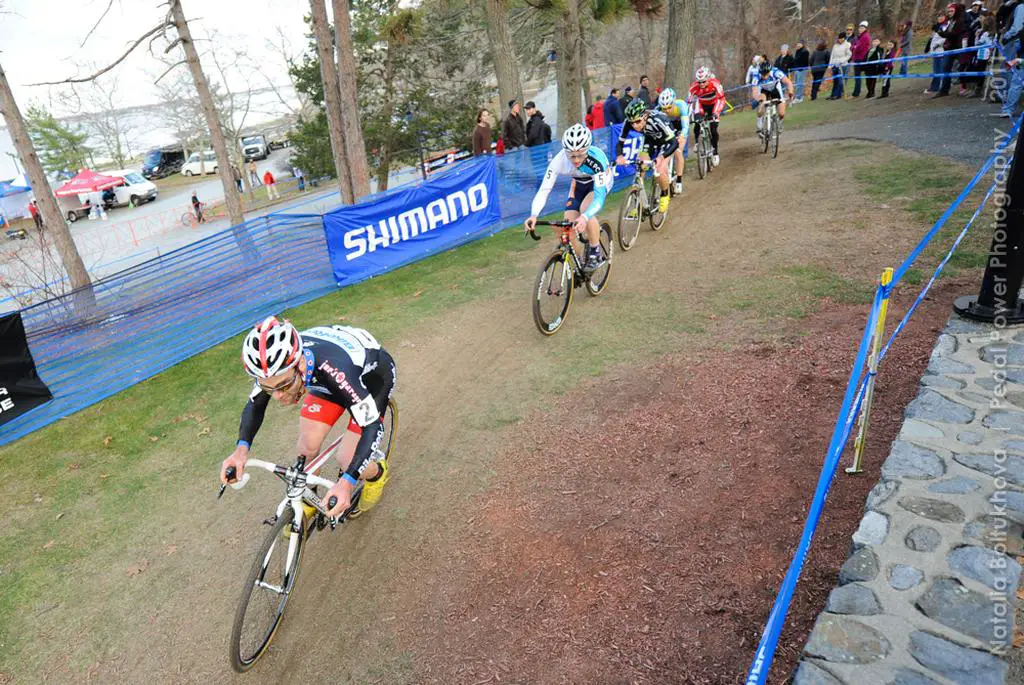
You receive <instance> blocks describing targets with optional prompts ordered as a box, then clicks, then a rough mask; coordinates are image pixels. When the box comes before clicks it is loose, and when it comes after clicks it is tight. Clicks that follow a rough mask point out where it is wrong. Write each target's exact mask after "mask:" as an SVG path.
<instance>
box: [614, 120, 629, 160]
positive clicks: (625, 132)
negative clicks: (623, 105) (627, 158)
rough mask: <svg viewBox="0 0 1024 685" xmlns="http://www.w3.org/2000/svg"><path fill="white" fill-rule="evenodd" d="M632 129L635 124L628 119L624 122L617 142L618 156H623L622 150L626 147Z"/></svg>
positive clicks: (616, 151) (616, 154) (616, 152)
mask: <svg viewBox="0 0 1024 685" xmlns="http://www.w3.org/2000/svg"><path fill="white" fill-rule="evenodd" d="M631 130H633V126H632V125H631V124H630V123H629V122H628V121H624V122H622V130H621V131H619V140H618V141H617V142H616V143H615V157H616V158H619V157H621V156H622V152H623V150H625V148H626V140H627V139H628V138H629V132H630V131H631Z"/></svg>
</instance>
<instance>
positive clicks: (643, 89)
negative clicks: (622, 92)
mask: <svg viewBox="0 0 1024 685" xmlns="http://www.w3.org/2000/svg"><path fill="white" fill-rule="evenodd" d="M649 85H650V79H648V78H647V76H641V77H640V90H639V91H637V94H636V96H637V97H638V98H640V99H641V100H643V101H644V102H646V103H647V106H648V107H650V106H651V91H650V90H649V89H648V86H649Z"/></svg>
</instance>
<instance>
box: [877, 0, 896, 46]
mask: <svg viewBox="0 0 1024 685" xmlns="http://www.w3.org/2000/svg"><path fill="white" fill-rule="evenodd" d="M894 5H899V2H898V0H878V20H879V23H880V24H881V25H882V33H884V34H885V35H887V36H891V35H893V34H895V32H896V25H895V22H894V21H893V13H894V12H895V11H896V10H897V9H899V8H898V7H895V6H894ZM899 44H900V40H899V38H896V45H899Z"/></svg>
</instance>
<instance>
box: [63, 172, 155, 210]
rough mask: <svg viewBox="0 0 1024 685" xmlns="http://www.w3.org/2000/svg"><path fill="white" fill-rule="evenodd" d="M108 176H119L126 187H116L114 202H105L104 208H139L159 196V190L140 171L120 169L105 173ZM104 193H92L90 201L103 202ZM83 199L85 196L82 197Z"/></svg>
mask: <svg viewBox="0 0 1024 685" xmlns="http://www.w3.org/2000/svg"><path fill="white" fill-rule="evenodd" d="M103 173H104V174H106V175H107V176H118V177H120V178H123V179H124V185H119V186H114V188H113V189H112V190H113V191H114V197H113V201H112V202H109V203H108V202H104V207H107V208H109V207H110V206H111V205H112V206H114V207H127V206H132V207H138V206H139V205H141V204H143V203H144V202H152V201H153V200H155V199H156V196H157V195H158V194H159V192H160V191H159V189H157V187H156V185H155V184H154V183H153V182H152V181H147V180H146V179H144V178H143V177H142V174H140V173H139V172H138V171H135V170H134V169H119V170H117V171H104V172H103ZM102 195H103V194H102V193H91V194H90V195H89V199H90V200H92V202H93V204H96V203H97V202H101V201H102ZM82 197H83V199H84V197H85V196H82Z"/></svg>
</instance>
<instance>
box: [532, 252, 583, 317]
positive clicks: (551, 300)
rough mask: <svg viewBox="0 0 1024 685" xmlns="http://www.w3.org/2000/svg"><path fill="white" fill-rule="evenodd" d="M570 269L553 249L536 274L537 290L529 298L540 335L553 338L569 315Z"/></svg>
mask: <svg viewBox="0 0 1024 685" xmlns="http://www.w3.org/2000/svg"><path fill="white" fill-rule="evenodd" d="M572 290H573V269H572V266H570V264H569V261H568V260H567V259H566V257H565V255H564V254H563V253H562V252H561V251H560V250H556V251H555V252H552V253H551V256H550V257H548V258H547V261H545V262H544V266H542V267H541V269H540V272H539V273H538V274H537V290H536V292H535V295H534V299H533V322H534V323H535V324H537V329H538V330H539V331H540V332H541V333H543V334H544V335H554V334H555V333H556V332H557V331H558V329H559V328H561V327H562V324H563V323H565V317H566V316H567V315H568V313H569V305H571V304H572Z"/></svg>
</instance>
